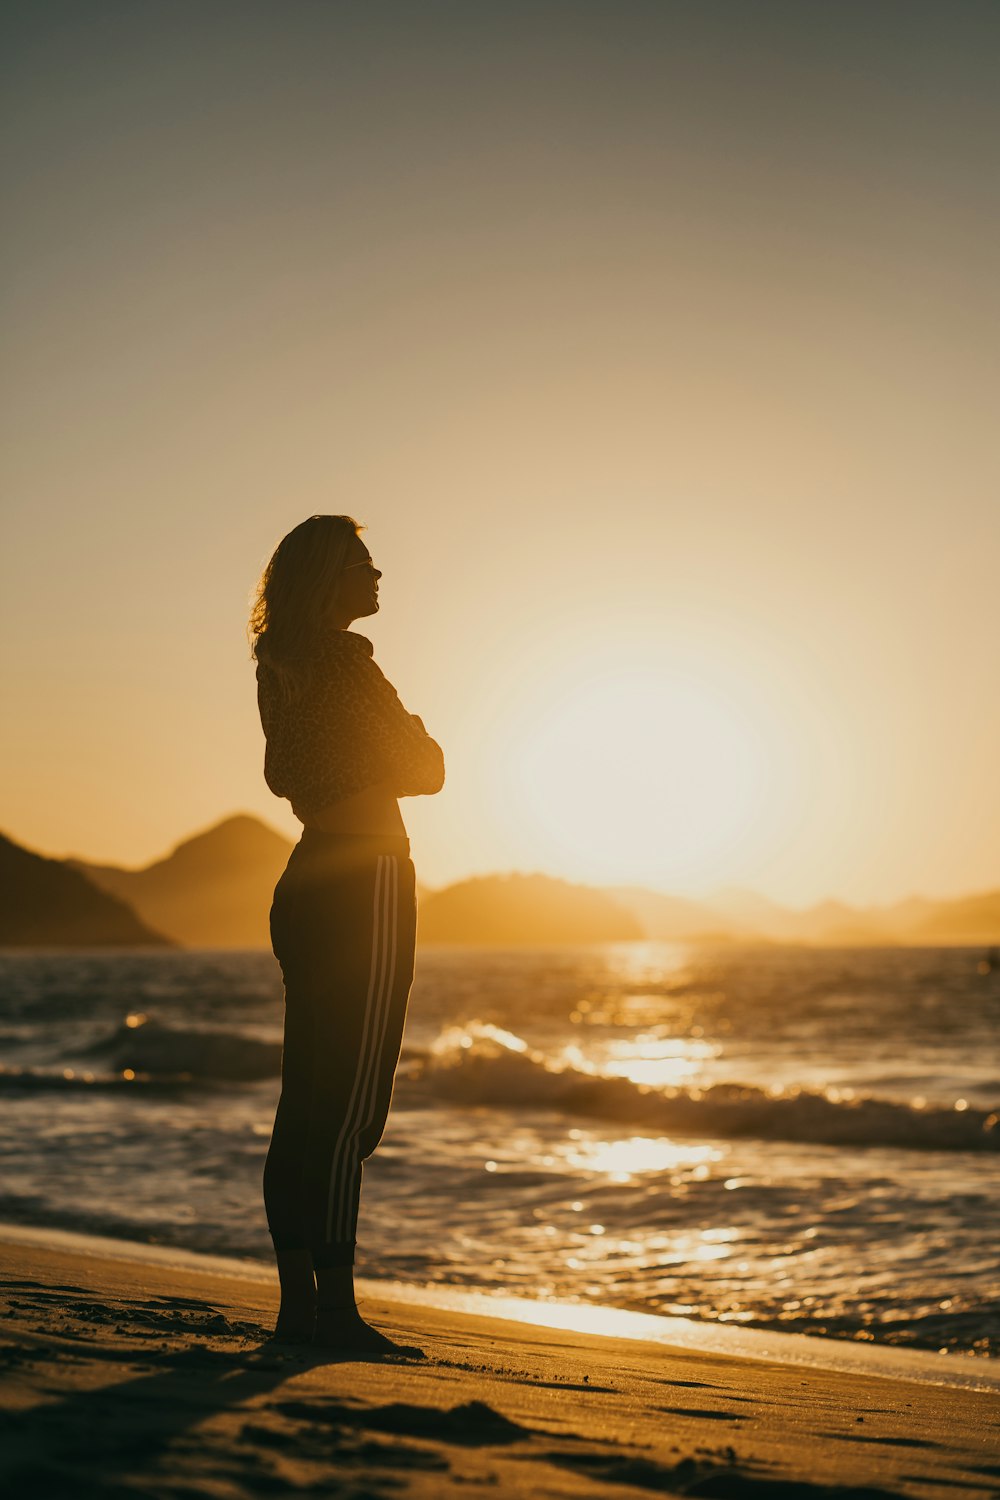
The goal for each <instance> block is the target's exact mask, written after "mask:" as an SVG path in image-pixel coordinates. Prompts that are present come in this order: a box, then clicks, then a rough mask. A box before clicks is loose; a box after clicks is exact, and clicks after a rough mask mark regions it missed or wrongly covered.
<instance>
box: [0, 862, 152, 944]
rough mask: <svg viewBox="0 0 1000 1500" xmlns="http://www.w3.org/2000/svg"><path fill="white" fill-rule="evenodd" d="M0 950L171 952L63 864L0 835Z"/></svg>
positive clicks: (112, 899) (124, 909) (129, 914)
mask: <svg viewBox="0 0 1000 1500" xmlns="http://www.w3.org/2000/svg"><path fill="white" fill-rule="evenodd" d="M0 889H2V890H3V900H2V902H0V946H2V947H5V948H11V947H17V948H35V947H38V948H170V947H173V944H172V943H171V941H170V939H169V938H168V937H165V936H164V934H163V933H162V932H157V931H154V930H153V928H152V927H151V926H147V925H146V924H145V923H144V922H142V921H140V919H139V918H138V917H137V916H136V914H135V912H134V911H132V910H131V908H130V907H129V906H127V905H126V903H125V902H124V901H121V900H119V899H118V898H117V897H115V896H113V895H109V894H107V893H106V892H105V891H103V890H100V889H98V887H97V886H96V885H95V884H94V883H93V882H92V881H90V880H88V879H87V877H86V875H84V874H82V873H81V872H80V871H79V870H73V869H70V868H69V867H68V866H67V865H66V864H65V863H64V862H63V861H62V860H59V859H46V858H45V857H44V856H43V855H41V854H34V853H33V852H32V851H31V850H30V849H25V848H24V847H23V846H22V845H21V844H15V843H14V841H13V839H9V838H7V837H6V836H5V835H4V834H0Z"/></svg>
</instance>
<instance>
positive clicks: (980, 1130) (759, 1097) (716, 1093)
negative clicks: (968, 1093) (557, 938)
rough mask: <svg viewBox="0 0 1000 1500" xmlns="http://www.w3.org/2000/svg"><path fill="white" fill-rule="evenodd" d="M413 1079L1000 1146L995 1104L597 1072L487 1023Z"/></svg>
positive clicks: (449, 1034)
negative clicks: (941, 1103) (675, 1082)
mask: <svg viewBox="0 0 1000 1500" xmlns="http://www.w3.org/2000/svg"><path fill="white" fill-rule="evenodd" d="M414 1082H415V1083H416V1084H417V1086H418V1087H419V1089H420V1091H421V1092H423V1093H430V1094H431V1095H432V1096H433V1100H434V1101H435V1102H437V1101H447V1102H450V1103H453V1104H461V1105H475V1104H480V1105H482V1104H486V1105H493V1106H495V1107H498V1108H503V1109H553V1110H558V1111H560V1112H562V1113H564V1114H575V1115H584V1116H587V1117H589V1118H591V1119H599V1120H615V1121H618V1122H620V1123H622V1124H628V1125H630V1126H632V1127H639V1128H641V1129H643V1130H644V1131H646V1132H648V1133H650V1134H653V1135H685V1136H688V1135H692V1136H702V1137H712V1136H717V1137H723V1138H729V1139H734V1138H737V1137H740V1136H747V1137H756V1138H758V1139H762V1140H780V1141H808V1142H810V1143H811V1144H816V1145H827V1146H862V1147H865V1146H869V1147H870V1146H891V1147H902V1148H905V1149H909V1150H919V1151H997V1150H1000V1113H997V1112H994V1113H990V1112H988V1111H986V1110H979V1109H971V1108H970V1109H965V1110H955V1109H945V1108H940V1107H936V1108H935V1107H930V1108H927V1107H924V1108H919V1107H917V1106H916V1105H911V1104H905V1103H897V1102H896V1101H893V1100H888V1099H878V1098H852V1099H845V1098H843V1097H841V1098H836V1097H832V1096H831V1095H829V1094H824V1093H813V1092H809V1091H806V1090H798V1091H795V1092H784V1093H775V1092H770V1091H768V1090H765V1089H760V1088H756V1087H754V1086H753V1085H750V1084H742V1083H717V1084H713V1085H712V1086H711V1087H706V1088H703V1089H697V1088H671V1089H666V1088H654V1087H648V1086H645V1085H641V1084H635V1083H632V1082H631V1081H630V1080H629V1079H626V1078H620V1077H608V1076H606V1075H602V1074H600V1073H598V1072H596V1071H595V1072H588V1071H585V1070H583V1069H581V1068H578V1067H573V1066H564V1067H559V1066H557V1065H555V1064H553V1063H552V1062H551V1061H550V1060H548V1059H547V1058H546V1057H545V1056H544V1054H542V1053H539V1052H537V1051H533V1050H532V1049H531V1048H529V1047H527V1046H526V1045H525V1043H524V1042H523V1041H521V1039H520V1038H519V1037H516V1036H513V1035H512V1034H511V1033H509V1032H504V1031H501V1030H500V1029H499V1028H497V1027H493V1026H487V1025H480V1024H474V1025H471V1026H464V1027H454V1028H450V1029H449V1030H447V1031H445V1032H443V1033H442V1035H441V1036H440V1037H439V1038H438V1040H437V1042H436V1043H435V1045H434V1047H433V1048H432V1049H431V1050H430V1051H429V1052H427V1053H425V1054H423V1056H422V1058H421V1060H420V1069H419V1077H418V1078H417V1079H416V1080H414ZM412 1086H413V1085H412V1084H411V1087H412ZM414 1102H416V1101H415V1100H414ZM427 1102H430V1101H427Z"/></svg>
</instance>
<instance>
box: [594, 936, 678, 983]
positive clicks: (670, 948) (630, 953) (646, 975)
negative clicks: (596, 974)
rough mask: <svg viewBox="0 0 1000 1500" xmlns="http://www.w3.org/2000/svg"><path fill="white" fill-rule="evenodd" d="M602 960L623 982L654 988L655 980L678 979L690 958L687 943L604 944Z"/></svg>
mask: <svg viewBox="0 0 1000 1500" xmlns="http://www.w3.org/2000/svg"><path fill="white" fill-rule="evenodd" d="M604 956H605V959H606V961H607V965H608V968H609V969H611V970H612V972H613V973H614V974H616V975H617V976H619V977H620V978H622V979H627V980H629V981H631V982H634V983H640V982H641V983H644V984H655V983H656V982H657V980H662V979H677V978H679V977H681V976H682V975H683V974H684V972H685V970H686V968H687V963H688V959H689V958H690V956H691V945H690V944H689V943H666V942H653V941H650V942H647V943H636V942H629V943H607V944H605V947H604Z"/></svg>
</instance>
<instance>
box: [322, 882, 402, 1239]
mask: <svg viewBox="0 0 1000 1500" xmlns="http://www.w3.org/2000/svg"><path fill="white" fill-rule="evenodd" d="M395 873H396V859H395V856H393V855H388V854H380V855H379V857H378V863H377V865H376V869H375V890H374V895H373V898H372V956H371V966H370V969H369V976H368V994H367V997H366V999H365V1014H364V1020H363V1023H362V1030H361V1050H360V1053H359V1057H358V1069H357V1073H356V1074H355V1078H354V1087H353V1089H352V1090H351V1098H350V1101H349V1103H348V1106H347V1112H346V1114H345V1116H344V1122H343V1124H342V1126H341V1128H340V1133H339V1134H338V1136H337V1141H336V1144H335V1146H334V1148H333V1155H332V1158H331V1162H330V1184H329V1188H328V1192H327V1208H326V1239H327V1241H328V1242H329V1240H330V1238H331V1233H332V1229H333V1211H334V1190H335V1186H336V1184H337V1178H338V1173H340V1172H341V1171H342V1169H343V1166H344V1165H345V1153H346V1152H347V1151H348V1150H350V1149H353V1147H354V1141H353V1140H352V1139H351V1137H352V1133H356V1131H357V1129H358V1120H359V1118H360V1115H361V1111H362V1109H363V1108H364V1103H365V1099H366V1096H367V1080H368V1076H369V1073H370V1072H371V1070H372V1067H373V1064H374V1063H375V1062H376V1061H377V1057H378V1052H379V1039H380V1038H381V1036H382V1035H383V1034H384V1030H385V1025H384V1022H383V1019H382V1013H383V1011H387V1010H388V997H389V993H390V992H391V982H390V984H389V985H388V986H387V985H386V977H387V972H388V970H389V967H390V966H389V964H388V963H387V957H388V944H389V933H388V931H387V929H388V928H389V926H390V925H391V926H392V927H393V932H392V956H393V961H392V965H391V967H392V968H393V969H395V937H396V935H395V921H394V920H393V922H392V924H390V923H389V921H388V915H389V900H390V887H391V885H392V884H393V877H394V876H395ZM340 1217H341V1216H340V1215H338V1228H339V1222H340Z"/></svg>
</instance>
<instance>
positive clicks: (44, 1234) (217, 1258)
mask: <svg viewBox="0 0 1000 1500" xmlns="http://www.w3.org/2000/svg"><path fill="white" fill-rule="evenodd" d="M3 1244H8V1245H11V1246H16V1245H22V1246H25V1247H31V1246H36V1247H38V1248H51V1249H57V1250H63V1251H65V1252H66V1253H67V1254H70V1255H74V1256H76V1255H79V1256H82V1257H84V1258H87V1257H90V1258H96V1259H99V1260H114V1261H135V1262H136V1264H137V1265H149V1266H157V1267H162V1268H163V1269H176V1270H181V1271H193V1272H195V1273H199V1272H200V1273H204V1274H209V1275H219V1276H224V1277H227V1278H231V1279H234V1280H237V1281H240V1280H245V1281H248V1282H252V1283H254V1284H258V1285H261V1286H265V1287H269V1288H275V1289H276V1286H277V1281H276V1275H275V1272H274V1269H273V1267H271V1266H270V1265H269V1264H268V1263H267V1262H265V1261H259V1260H253V1259H241V1258H238V1257H235V1256H224V1255H212V1254H209V1253H206V1252H202V1251H199V1250H189V1249H186V1248H182V1247H180V1246H174V1245H153V1244H147V1243H144V1242H143V1241H139V1240H119V1239H114V1238H112V1237H111V1236H107V1235H96V1234H89V1233H84V1232H82V1231H78V1230H71V1229H56V1228H47V1227H46V1228H43V1227H36V1226H34V1225H25V1224H8V1223H6V1222H4V1221H2V1220H0V1245H3ZM357 1290H358V1297H359V1300H360V1299H361V1298H362V1297H364V1298H374V1299H376V1300H378V1301H380V1302H381V1301H389V1302H391V1303H392V1304H393V1305H398V1306H399V1307H400V1308H403V1307H405V1306H412V1307H415V1308H435V1309H437V1310H439V1311H451V1312H456V1313H461V1314H468V1315H476V1316H482V1317H487V1318H494V1319H498V1320H499V1321H501V1322H503V1323H519V1324H529V1325H531V1326H534V1327H537V1328H551V1329H563V1330H565V1331H567V1332H575V1333H580V1334H585V1335H595V1336H598V1337H609V1338H615V1339H625V1340H629V1341H639V1342H643V1343H653V1344H663V1345H665V1346H667V1347H669V1348H671V1349H674V1350H685V1351H691V1352H700V1353H704V1354H708V1355H722V1356H729V1357H732V1358H737V1359H740V1358H742V1359H749V1360H754V1361H759V1362H761V1363H774V1364H782V1365H788V1366H800V1367H802V1368H803V1369H807V1370H828V1371H839V1372H842V1373H845V1374H851V1373H855V1374H859V1375H863V1376H865V1377H880V1378H885V1379H896V1380H907V1381H912V1382H916V1383H918V1384H926V1385H939V1386H948V1387H951V1388H954V1389H960V1390H974V1391H983V1392H990V1391H992V1392H995V1393H998V1394H1000V1362H994V1361H992V1360H989V1359H984V1358H981V1357H977V1356H975V1355H971V1354H941V1353H934V1352H933V1351H931V1350H926V1349H910V1348H899V1347H898V1346H896V1345H892V1344H879V1343H876V1342H873V1341H867V1340H865V1341H861V1340H854V1339H833V1338H824V1337H822V1336H820V1335H813V1334H805V1333H782V1332H779V1331H772V1330H770V1329H761V1328H745V1327H738V1326H736V1325H734V1324H726V1323H720V1322H717V1321H708V1320H704V1321H700V1320H698V1319H696V1318H681V1317H670V1316H667V1315H663V1314H658V1313H641V1312H634V1311H631V1310H629V1309H626V1308H619V1307H615V1306H613V1305H605V1304H600V1303H592V1302H563V1301H558V1300H550V1299H547V1300H544V1301H541V1300H537V1301H536V1300H534V1299H532V1298H528V1297H519V1296H515V1295H508V1294H507V1293H504V1292H482V1291H477V1290H475V1289H474V1288H467V1287H451V1286H448V1285H447V1284H444V1283H440V1282H432V1283H429V1284H424V1285H420V1284H417V1283H414V1282H402V1281H394V1280H389V1279H382V1278H378V1277H365V1276H359V1277H358V1278H357Z"/></svg>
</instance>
